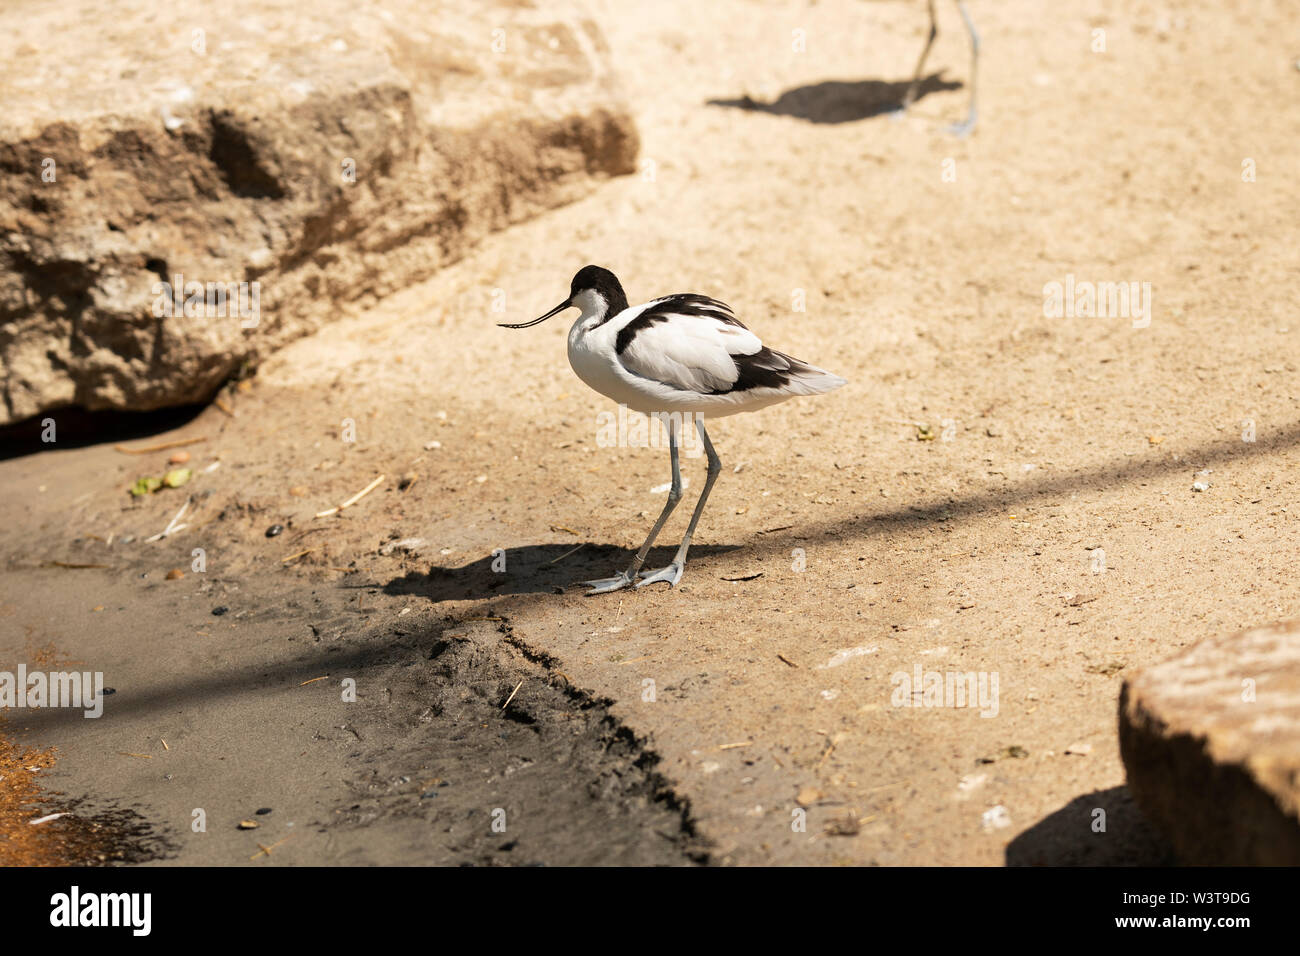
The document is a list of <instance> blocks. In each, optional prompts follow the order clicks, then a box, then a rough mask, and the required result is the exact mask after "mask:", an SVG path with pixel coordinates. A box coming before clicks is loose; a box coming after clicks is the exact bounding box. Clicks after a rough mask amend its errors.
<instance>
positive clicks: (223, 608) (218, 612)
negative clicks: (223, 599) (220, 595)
mask: <svg viewBox="0 0 1300 956" xmlns="http://www.w3.org/2000/svg"><path fill="white" fill-rule="evenodd" d="M229 610H230V608H228V607H226V606H225V605H224V604H223V605H221V606H220V607H214V608H213V609H212V616H213V617H221V615H223V614H225V613H226V612H227V611H229Z"/></svg>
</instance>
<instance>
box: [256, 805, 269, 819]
mask: <svg viewBox="0 0 1300 956" xmlns="http://www.w3.org/2000/svg"><path fill="white" fill-rule="evenodd" d="M270 812H271V808H270V807H262V808H261V809H260V810H258V811H257V815H258V816H259V817H264V816H266V815H267V814H268V813H270Z"/></svg>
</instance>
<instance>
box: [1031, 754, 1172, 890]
mask: <svg viewBox="0 0 1300 956" xmlns="http://www.w3.org/2000/svg"><path fill="white" fill-rule="evenodd" d="M1066 759H1069V758H1066ZM1177 863H1178V860H1177V858H1176V857H1175V856H1174V852H1173V849H1172V847H1171V846H1170V845H1169V842H1168V841H1167V840H1166V839H1165V838H1164V836H1163V835H1161V833H1160V831H1159V830H1157V829H1156V828H1155V826H1153V825H1152V824H1151V823H1150V822H1149V821H1148V820H1147V819H1146V817H1144V816H1143V815H1142V813H1141V811H1140V810H1138V808H1137V805H1136V804H1134V802H1133V797H1132V796H1131V795H1130V794H1129V791H1128V787H1111V788H1110V789H1109V790H1096V791H1093V792H1092V793H1085V794H1084V795H1082V796H1080V797H1075V798H1074V799H1073V800H1071V801H1070V802H1069V803H1067V804H1066V805H1065V806H1064V807H1062V808H1061V809H1060V810H1057V811H1056V812H1055V813H1051V814H1048V815H1047V816H1045V817H1043V819H1041V820H1039V821H1038V822H1037V823H1035V824H1034V825H1033V826H1032V827H1030V828H1029V829H1028V830H1026V831H1025V832H1024V833H1021V834H1020V835H1019V836H1018V837H1016V838H1015V839H1014V840H1012V841H1011V842H1010V843H1009V844H1007V866H1175V865H1177Z"/></svg>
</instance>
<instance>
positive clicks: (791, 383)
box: [782, 355, 848, 395]
mask: <svg viewBox="0 0 1300 956" xmlns="http://www.w3.org/2000/svg"><path fill="white" fill-rule="evenodd" d="M782 357H783V358H785V359H786V360H787V361H789V363H790V371H789V372H788V373H787V378H788V380H787V382H786V386H785V387H786V390H787V391H789V392H792V393H793V394H795V395H821V394H822V393H823V392H830V391H834V390H835V389H837V388H839V387H840V386H841V385H846V384H848V382H847V380H845V379H843V378H840V376H838V375H836V374H835V373H834V372H828V371H826V369H824V368H818V367H817V366H816V365H809V364H808V363H807V362H801V361H800V360H799V359H797V358H791V357H790V356H788V355H785V356H782Z"/></svg>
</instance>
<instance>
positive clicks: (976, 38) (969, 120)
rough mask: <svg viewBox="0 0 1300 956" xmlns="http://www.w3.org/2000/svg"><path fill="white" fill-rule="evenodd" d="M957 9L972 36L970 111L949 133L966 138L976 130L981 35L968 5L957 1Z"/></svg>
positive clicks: (960, 0)
mask: <svg viewBox="0 0 1300 956" xmlns="http://www.w3.org/2000/svg"><path fill="white" fill-rule="evenodd" d="M957 9H958V10H960V11H961V18H962V20H963V21H964V22H965V24H966V32H967V33H969V34H970V109H969V110H968V111H967V113H966V119H965V120H964V121H963V122H961V123H955V124H953V125H952V126H950V127H949V128H948V129H949V132H951V133H953V134H954V135H956V136H960V137H966V136H969V135H970V134H971V131H972V130H974V129H975V121H976V116H977V114H976V111H975V77H976V75H977V74H978V73H979V62H980V35H979V34H978V33H977V32H976V31H975V21H974V20H972V19H971V18H970V13H969V12H968V11H967V10H966V4H965V3H963V2H962V0H957Z"/></svg>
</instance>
